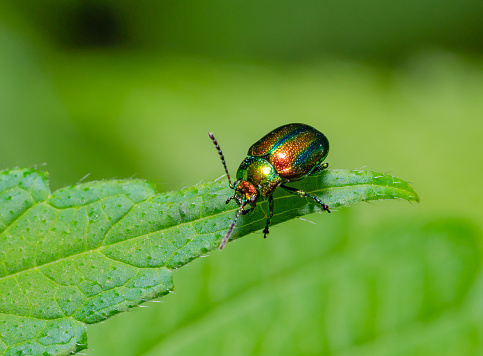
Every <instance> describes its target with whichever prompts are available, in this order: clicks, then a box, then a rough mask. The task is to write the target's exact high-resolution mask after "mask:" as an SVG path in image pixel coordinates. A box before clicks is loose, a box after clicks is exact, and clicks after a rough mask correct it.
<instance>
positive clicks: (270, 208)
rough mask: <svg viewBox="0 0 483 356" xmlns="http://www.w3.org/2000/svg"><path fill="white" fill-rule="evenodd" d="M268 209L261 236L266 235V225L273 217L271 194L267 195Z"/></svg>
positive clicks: (264, 236)
mask: <svg viewBox="0 0 483 356" xmlns="http://www.w3.org/2000/svg"><path fill="white" fill-rule="evenodd" d="M268 211H269V212H268V218H267V222H266V223H265V229H263V238H266V237H267V234H268V225H270V220H271V219H272V217H273V196H272V195H270V196H269V197H268Z"/></svg>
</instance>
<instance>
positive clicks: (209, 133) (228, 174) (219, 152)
mask: <svg viewBox="0 0 483 356" xmlns="http://www.w3.org/2000/svg"><path fill="white" fill-rule="evenodd" d="M208 136H210V138H211V139H212V140H213V143H214V144H215V147H216V149H217V150H218V154H219V155H220V158H221V163H223V167H225V173H226V176H227V177H228V184H229V185H230V188H231V189H234V187H233V184H231V178H230V173H228V168H226V163H225V156H223V152H222V151H221V148H220V145H219V144H218V141H216V138H215V136H213V132H208ZM221 248H223V247H221Z"/></svg>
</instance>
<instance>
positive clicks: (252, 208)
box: [242, 207, 255, 215]
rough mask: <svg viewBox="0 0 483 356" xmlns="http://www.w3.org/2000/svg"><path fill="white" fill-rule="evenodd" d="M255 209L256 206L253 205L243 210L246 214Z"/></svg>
mask: <svg viewBox="0 0 483 356" xmlns="http://www.w3.org/2000/svg"><path fill="white" fill-rule="evenodd" d="M253 210H255V208H254V207H251V208H249V209H245V210H243V211H242V215H245V214H248V213H251V212H252V211H253Z"/></svg>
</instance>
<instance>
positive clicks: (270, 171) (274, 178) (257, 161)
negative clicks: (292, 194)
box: [236, 156, 282, 197]
mask: <svg viewBox="0 0 483 356" xmlns="http://www.w3.org/2000/svg"><path fill="white" fill-rule="evenodd" d="M236 177H237V179H239V180H243V181H246V182H248V183H250V184H251V185H253V186H254V187H255V188H256V189H257V190H258V192H259V193H260V195H262V196H264V197H267V196H269V195H271V194H272V193H273V191H274V190H275V189H276V188H277V187H278V186H279V185H280V183H282V178H280V176H279V175H278V174H277V172H276V171H275V168H273V166H272V165H271V164H270V162H268V161H267V160H266V159H264V158H262V157H255V156H248V157H247V158H245V159H244V160H243V162H242V163H241V164H240V167H239V168H238V171H237V174H236Z"/></svg>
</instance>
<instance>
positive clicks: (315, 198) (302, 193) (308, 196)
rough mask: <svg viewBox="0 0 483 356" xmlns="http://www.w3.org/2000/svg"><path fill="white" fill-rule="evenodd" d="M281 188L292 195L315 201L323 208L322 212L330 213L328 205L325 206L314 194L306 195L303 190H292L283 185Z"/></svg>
mask: <svg viewBox="0 0 483 356" xmlns="http://www.w3.org/2000/svg"><path fill="white" fill-rule="evenodd" d="M281 187H282V188H283V189H285V190H287V191H289V192H291V193H294V194H298V195H300V196H303V197H306V198H311V199H313V200H314V201H315V202H316V203H317V204H319V205H320V206H321V207H322V210H325V211H327V212H328V213H330V210H329V206H328V205H327V204H324V203H323V202H322V200H320V199H319V198H318V197H316V196H315V195H312V194H309V193H306V192H304V191H303V190H299V189H295V188H292V187H287V186H286V185H283V184H282V185H281Z"/></svg>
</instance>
